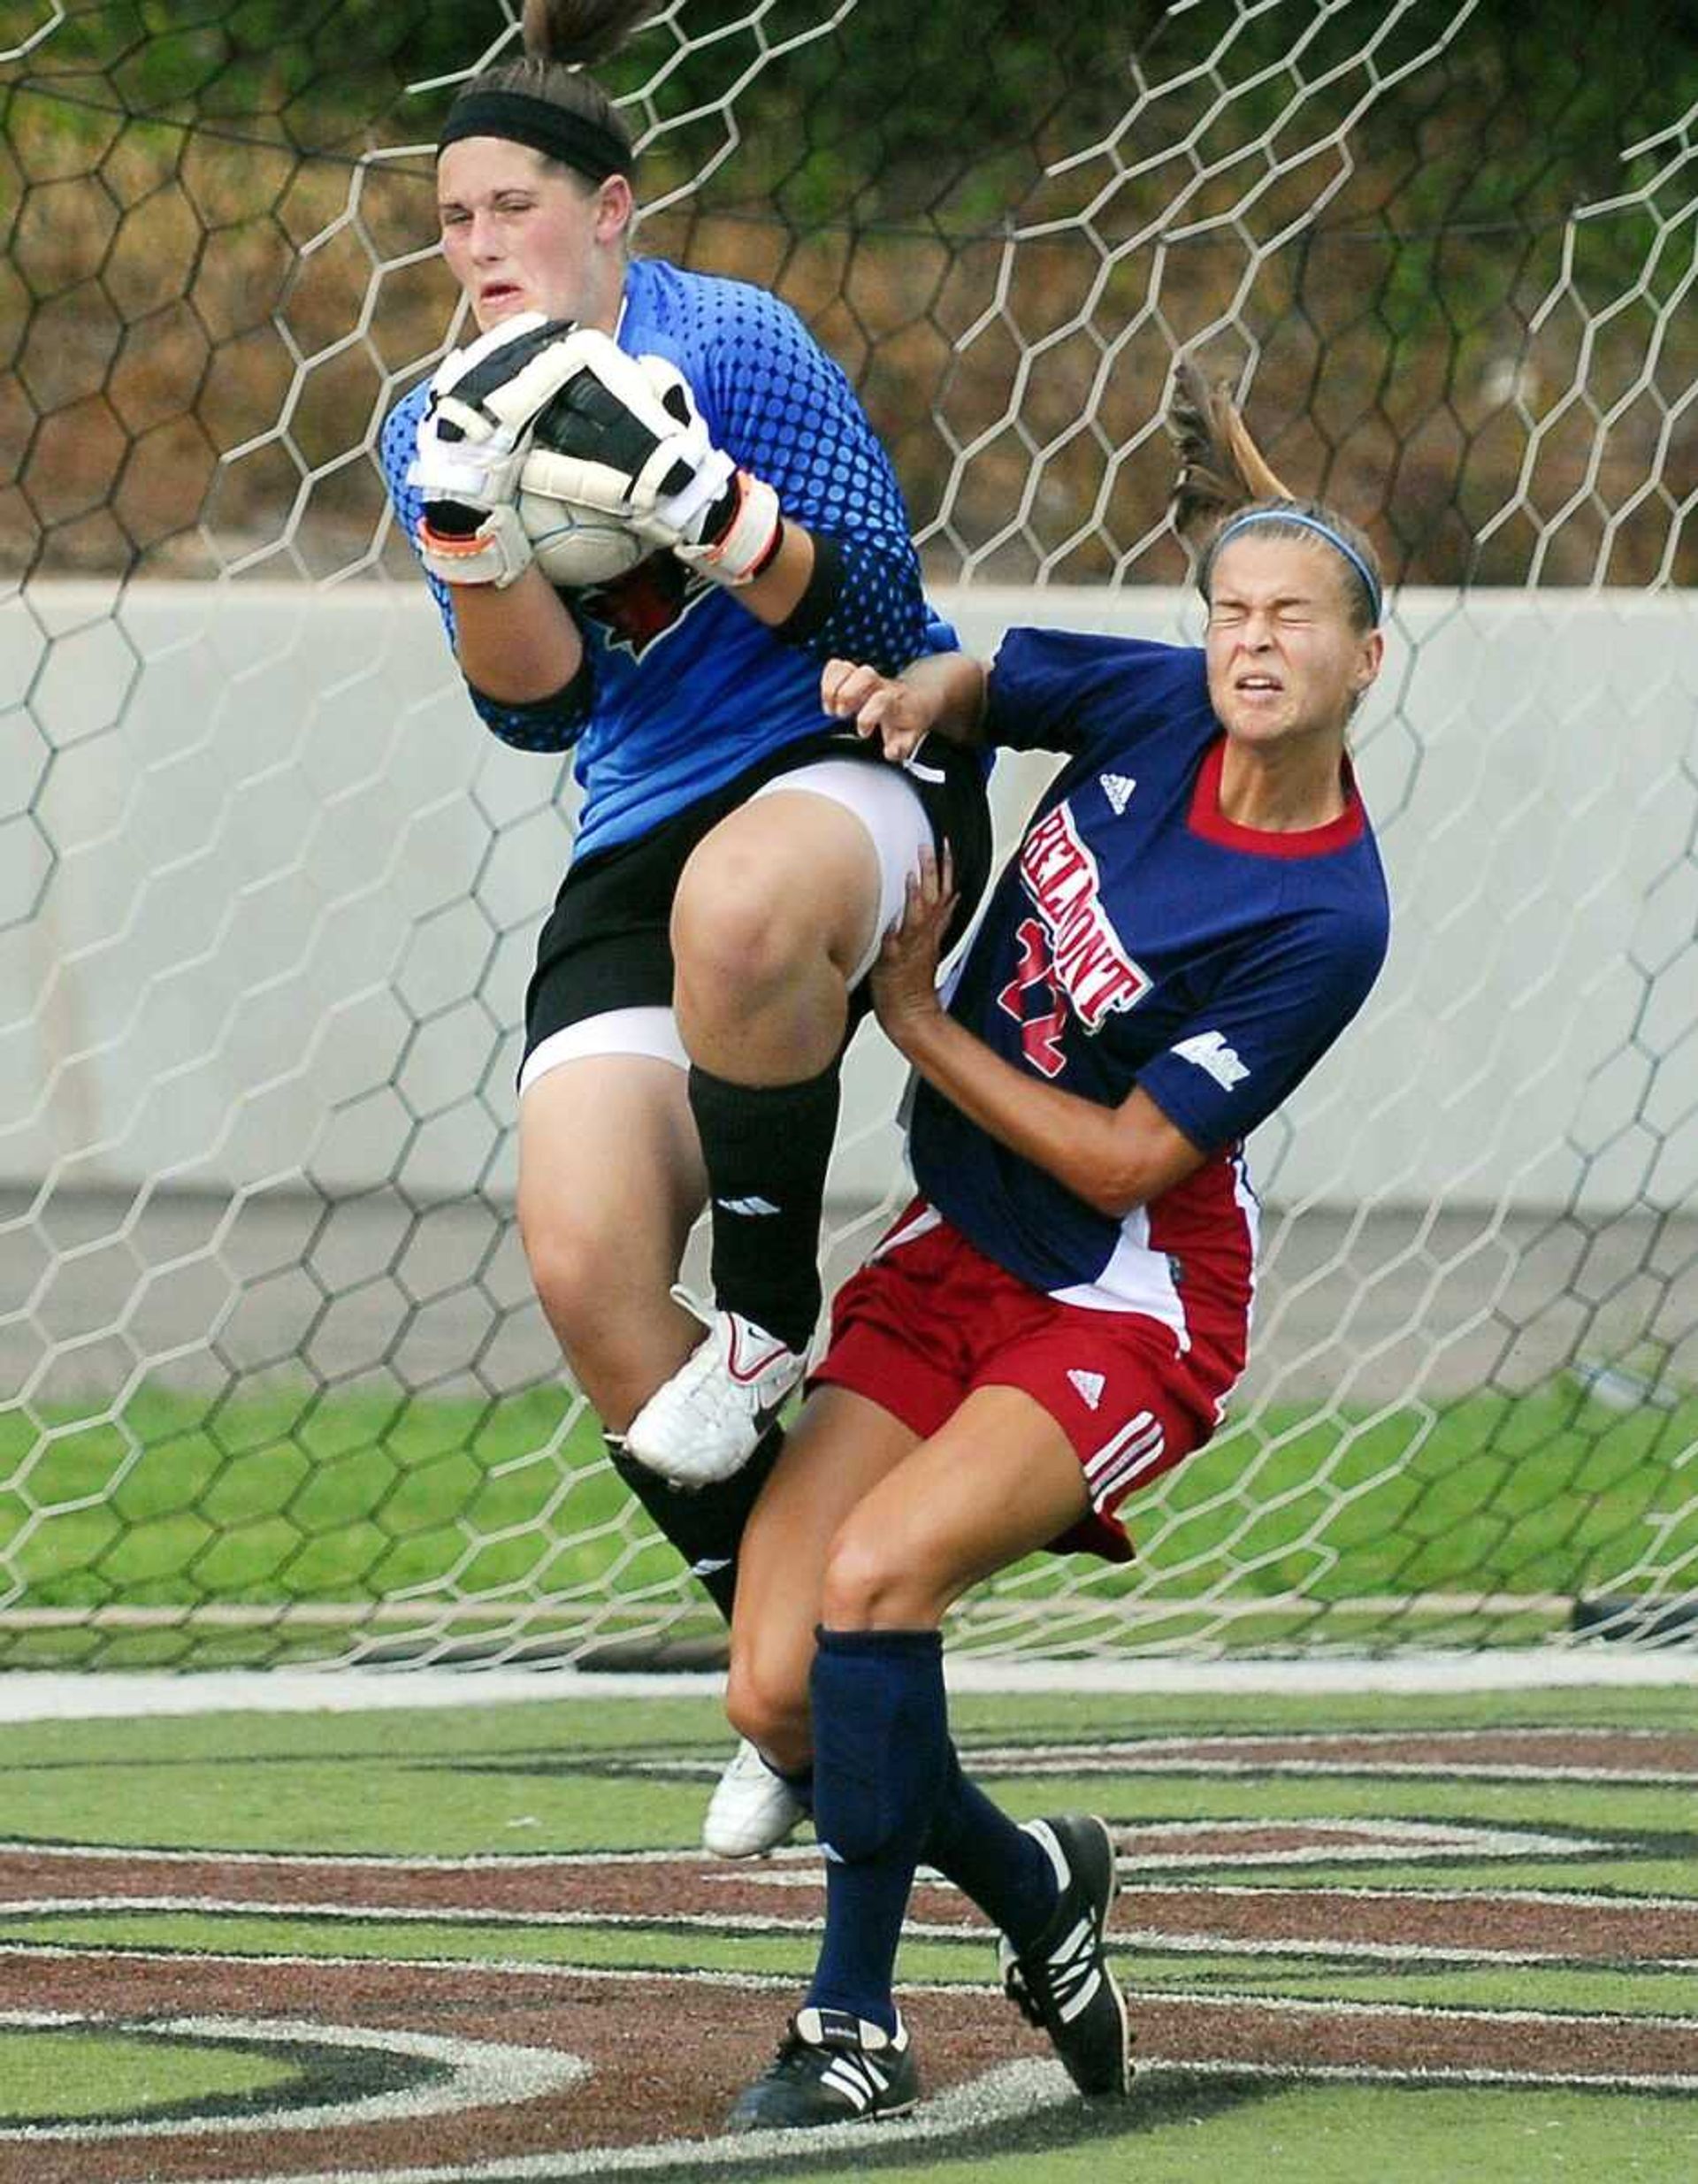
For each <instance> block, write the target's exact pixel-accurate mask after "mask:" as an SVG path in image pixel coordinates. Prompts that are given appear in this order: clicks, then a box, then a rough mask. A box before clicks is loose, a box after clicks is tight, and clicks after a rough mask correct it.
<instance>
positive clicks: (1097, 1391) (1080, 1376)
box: [1067, 1366, 1103, 1411]
mask: <svg viewBox="0 0 1698 2184" xmlns="http://www.w3.org/2000/svg"><path fill="white" fill-rule="evenodd" d="M1067 1378H1068V1379H1069V1380H1070V1381H1071V1382H1072V1383H1073V1385H1074V1387H1075V1389H1076V1390H1077V1391H1078V1395H1079V1399H1080V1401H1081V1402H1082V1404H1083V1405H1084V1406H1085V1407H1086V1409H1087V1410H1093V1411H1094V1410H1095V1409H1096V1408H1097V1406H1098V1404H1099V1403H1100V1402H1101V1401H1102V1399H1103V1376H1102V1375H1101V1374H1100V1373H1083V1372H1081V1371H1080V1370H1079V1369H1078V1368H1077V1367H1076V1366H1075V1368H1074V1369H1073V1370H1072V1371H1071V1372H1069V1373H1068V1375H1067Z"/></svg>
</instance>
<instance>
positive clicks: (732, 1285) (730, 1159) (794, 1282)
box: [690, 1061, 842, 1351]
mask: <svg viewBox="0 0 1698 2184" xmlns="http://www.w3.org/2000/svg"><path fill="white" fill-rule="evenodd" d="M841 1090H842V1088H841V1084H840V1082H839V1071H838V1064H837V1063H836V1062H835V1061H834V1062H833V1063H832V1064H831V1067H830V1069H825V1070H822V1072H821V1073H820V1075H819V1076H818V1077H809V1078H808V1079H807V1082H806V1083H805V1084H731V1083H730V1082H729V1080H728V1079H726V1078H724V1077H715V1076H714V1075H713V1074H712V1072H711V1071H709V1070H707V1069H696V1068H692V1069H691V1071H690V1111H691V1113H692V1115H694V1116H695V1120H696V1130H697V1134H698V1135H699V1136H700V1139H701V1156H702V1159H703V1161H705V1162H706V1164H707V1184H708V1189H709V1192H710V1193H711V1196H712V1199H713V1206H712V1214H713V1230H714V1254H713V1279H714V1302H715V1304H716V1305H718V1306H719V1307H720V1308H721V1309H722V1310H723V1311H726V1312H740V1313H741V1314H743V1316H744V1318H745V1319H746V1320H753V1322H754V1323H755V1325H756V1326H757V1327H761V1328H764V1329H765V1330H766V1331H767V1333H768V1334H769V1335H776V1336H777V1337H778V1339H779V1341H780V1342H782V1343H785V1344H787V1345H789V1347H790V1348H791V1349H792V1350H797V1351H801V1350H806V1349H807V1345H808V1341H809V1339H810V1337H812V1335H813V1332H814V1322H815V1320H816V1319H818V1317H819V1314H820V1274H819V1256H820V1213H821V1209H822V1207H823V1205H824V1203H825V1171H826V1168H827V1166H828V1164H829V1163H830V1159H831V1140H832V1138H834V1137H835V1136H836V1135H837V1129H838V1104H839V1100H840V1097H841Z"/></svg>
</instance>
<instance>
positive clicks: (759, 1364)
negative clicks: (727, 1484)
mask: <svg viewBox="0 0 1698 2184" xmlns="http://www.w3.org/2000/svg"><path fill="white" fill-rule="evenodd" d="M806 1369H807V1359H806V1358H805V1357H799V1356H798V1355H797V1353H796V1352H795V1351H794V1350H791V1349H788V1348H786V1346H785V1345H784V1344H783V1343H782V1342H780V1341H779V1339H778V1337H776V1335H769V1334H768V1333H767V1331H766V1330H765V1329H764V1328H761V1327H757V1326H756V1325H755V1324H754V1322H753V1320H746V1319H745V1318H744V1317H743V1315H742V1314H741V1313H740V1312H715V1314H714V1317H713V1322H712V1324H711V1325H710V1326H709V1328H708V1330H707V1336H706V1337H705V1338H704V1339H703V1341H702V1342H701V1343H700V1344H699V1345H698V1346H697V1347H696V1348H695V1349H694V1350H692V1352H691V1353H690V1355H689V1356H688V1357H687V1358H686V1359H685V1361H684V1363H683V1364H682V1365H681V1366H679V1368H678V1369H677V1372H676V1373H674V1374H673V1376H672V1377H671V1379H670V1380H669V1381H668V1382H667V1383H665V1385H664V1386H662V1387H660V1388H657V1389H656V1390H655V1391H654V1394H653V1395H652V1396H650V1398H649V1399H648V1400H647V1402H646V1403H645V1404H644V1406H643V1407H642V1409H641V1410H639V1412H638V1414H637V1415H636V1417H635V1418H633V1419H632V1420H631V1429H630V1431H629V1432H628V1433H627V1434H626V1435H625V1446H626V1448H627V1449H628V1450H629V1451H630V1452H631V1454H632V1455H633V1456H634V1457H635V1458H636V1459H637V1460H638V1462H639V1463H641V1464H646V1465H647V1466H648V1467H649V1469H650V1470H651V1471H654V1472H658V1473H659V1475H660V1476H661V1477H662V1478H663V1479H666V1480H669V1482H670V1483H671V1484H672V1485H674V1486H686V1487H688V1486H715V1485H717V1484H718V1483H720V1481H721V1480H723V1479H729V1478H731V1477H732V1476H734V1475H735V1474H736V1473H738V1472H739V1471H740V1470H741V1469H742V1468H743V1467H744V1465H745V1464H746V1463H747V1462H748V1460H749V1459H750V1457H751V1456H753V1453H754V1452H755V1450H756V1448H757V1447H758V1446H759V1445H760V1442H761V1435H762V1434H763V1433H765V1431H766V1429H767V1428H768V1427H769V1425H770V1424H771V1423H772V1421H773V1420H774V1418H776V1416H777V1414H778V1410H779V1406H780V1405H781V1404H782V1403H783V1402H784V1398H785V1397H786V1396H787V1395H788V1394H789V1393H790V1391H791V1390H792V1388H794V1387H795V1385H796V1383H797V1382H798V1381H799V1380H800V1378H801V1376H802V1375H803V1373H804V1371H805V1370H806Z"/></svg>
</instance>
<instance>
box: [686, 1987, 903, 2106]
mask: <svg viewBox="0 0 1698 2184" xmlns="http://www.w3.org/2000/svg"><path fill="white" fill-rule="evenodd" d="M919 2098H920V2073H919V2070H918V2068H917V2067H916V2066H915V2064H914V2042H912V2041H911V2040H910V2039H909V2038H908V2028H907V2027H906V2025H905V2024H903V2022H902V2020H901V2019H900V2018H899V2019H897V2025H896V2030H895V2032H894V2033H887V2032H886V2031H885V2030H884V2029H883V2027H882V2026H879V2025H869V2024H868V2022H867V2020H866V2019H865V2018H860V2017H852V2016H851V2015H850V2013H849V2012H848V2011H846V2010H811V2009H810V2010H798V2011H797V2012H796V2014H795V2016H794V2017H793V2018H792V2019H791V2020H790V2029H789V2030H788V2031H787V2032H786V2033H785V2035H784V2039H783V2041H782V2042H780V2044H779V2049H778V2052H777V2054H776V2056H775V2057H774V2058H773V2059H772V2061H771V2062H770V2063H769V2064H768V2065H767V2067H766V2069H765V2070H764V2071H762V2072H761V2075H760V2076H759V2077H758V2078H757V2079H756V2080H755V2081H754V2083H753V2085H752V2086H750V2087H749V2088H748V2089H747V2090H746V2092H744V2093H740V2094H739V2095H738V2097H737V2099H736V2101H735V2102H734V2103H733V2104H732V2108H731V2112H730V2115H729V2116H728V2117H727V2118H726V2119H725V2127H726V2129H727V2130H728V2131H797V2130H805V2129H807V2127H809V2126H810V2125H814V2124H822V2123H877V2122H880V2121H882V2120H883V2119H884V2118H885V2117H888V2116H906V2114H907V2112H908V2111H909V2110H910V2109H911V2108H912V2107H913V2106H914V2103H915V2102H916V2101H917V2100H918V2099H919Z"/></svg>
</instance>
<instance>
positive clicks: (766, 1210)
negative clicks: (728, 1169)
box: [714, 1198, 778, 1216]
mask: <svg viewBox="0 0 1698 2184" xmlns="http://www.w3.org/2000/svg"><path fill="white" fill-rule="evenodd" d="M714 1204H715V1206H717V1207H720V1208H721V1210H722V1211H723V1212H724V1213H728V1214H746V1215H751V1216H754V1215H761V1214H776V1212H777V1211H778V1208H777V1207H776V1206H775V1205H774V1204H773V1202H772V1200H771V1199H756V1198H749V1199H715V1200H714Z"/></svg>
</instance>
